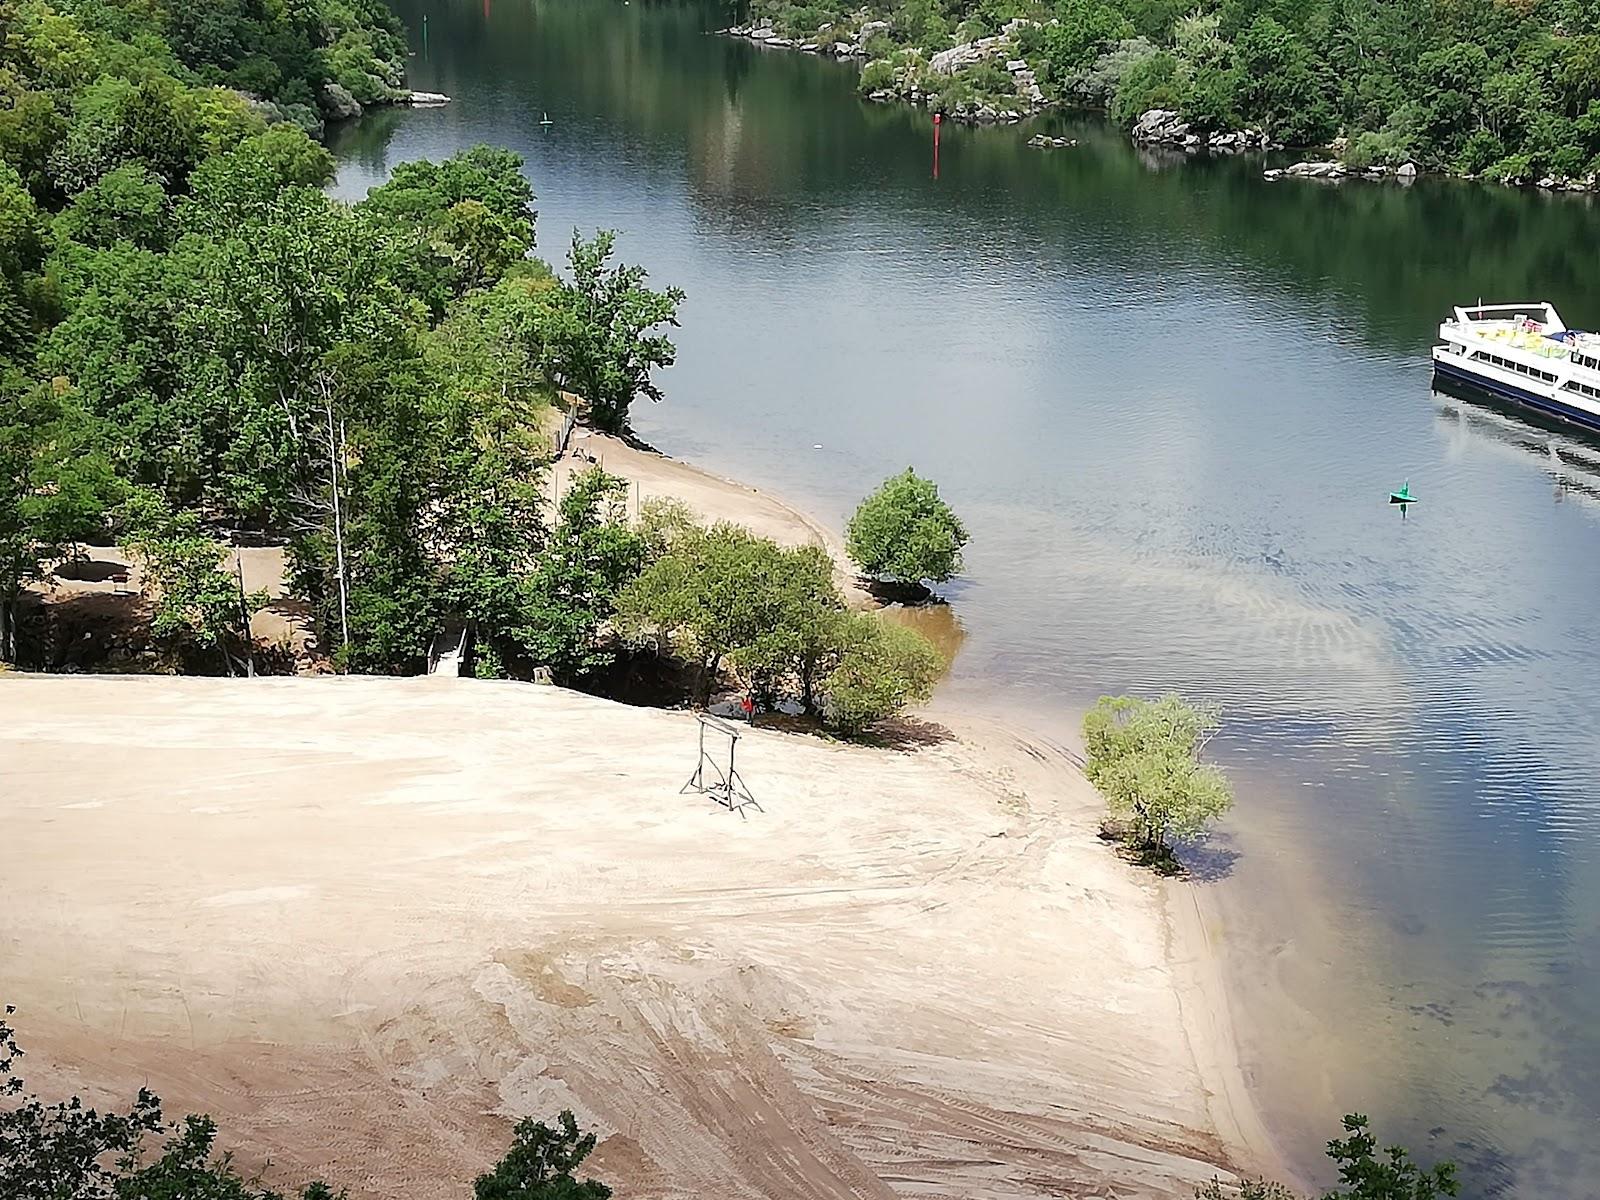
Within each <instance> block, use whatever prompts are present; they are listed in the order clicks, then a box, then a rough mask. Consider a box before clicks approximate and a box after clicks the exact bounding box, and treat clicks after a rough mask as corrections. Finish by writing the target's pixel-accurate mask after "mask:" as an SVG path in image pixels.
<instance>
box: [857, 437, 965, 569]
mask: <svg viewBox="0 0 1600 1200" xmlns="http://www.w3.org/2000/svg"><path fill="white" fill-rule="evenodd" d="M966 544H967V528H966V526H965V525H963V524H962V523H961V519H960V518H959V517H957V516H956V514H955V513H954V512H953V511H952V510H951V508H950V506H949V505H948V504H946V503H945V502H944V501H943V500H941V499H940V498H939V489H938V487H937V486H936V485H935V484H934V483H933V482H932V481H931V480H928V479H924V478H923V477H922V476H920V475H918V474H917V473H916V472H915V471H913V470H912V469H911V468H909V467H907V468H906V469H905V470H904V471H903V472H901V473H900V474H899V475H895V476H893V477H891V478H889V479H886V480H885V481H884V483H883V486H882V487H880V488H879V489H878V490H877V491H875V492H873V493H872V495H870V496H868V497H867V498H866V499H865V500H863V501H862V502H861V505H860V507H859V508H857V509H856V511H855V515H854V516H853V517H851V518H850V524H849V525H848V526H847V527H846V528H845V548H846V550H847V551H848V552H849V555H850V558H851V560H852V561H853V562H854V563H855V564H856V565H857V566H858V567H860V568H861V570H862V572H863V573H864V574H866V575H869V576H871V577H873V578H874V579H879V580H885V581H888V582H890V583H893V584H898V585H901V586H907V587H914V588H921V587H922V585H923V581H924V580H930V579H931V580H933V581H935V582H942V581H944V580H946V579H949V578H950V577H951V576H952V575H954V574H955V573H956V572H958V571H960V570H961V548H962V547H963V546H965V545H966Z"/></svg>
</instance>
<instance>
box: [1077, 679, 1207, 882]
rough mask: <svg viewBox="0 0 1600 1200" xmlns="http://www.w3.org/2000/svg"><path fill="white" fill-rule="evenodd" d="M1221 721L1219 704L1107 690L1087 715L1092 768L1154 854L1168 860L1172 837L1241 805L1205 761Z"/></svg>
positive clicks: (1192, 832)
mask: <svg viewBox="0 0 1600 1200" xmlns="http://www.w3.org/2000/svg"><path fill="white" fill-rule="evenodd" d="M1221 724H1222V720H1221V711H1220V710H1219V709H1218V708H1216V706H1214V705H1209V704H1189V703H1187V702H1186V701H1185V700H1184V699H1183V698H1182V697H1181V696H1176V695H1166V696H1163V697H1161V699H1159V700H1138V699H1135V698H1134V697H1132V696H1102V697H1100V701H1099V703H1097V704H1096V705H1095V706H1094V708H1092V709H1091V710H1090V711H1089V714H1088V715H1087V716H1086V717H1084V719H1083V740H1084V748H1085V750H1086V751H1087V754H1088V766H1087V769H1086V772H1085V773H1086V774H1087V775H1088V777H1089V780H1090V782H1091V783H1093V784H1094V785H1095V786H1096V787H1097V788H1099V789H1100V791H1101V792H1102V793H1103V794H1104V796H1105V798H1106V803H1107V804H1108V805H1109V806H1110V808H1111V812H1112V814H1113V815H1114V816H1116V817H1118V818H1120V819H1122V820H1124V821H1126V822H1127V823H1128V826H1129V830H1130V833H1131V836H1132V839H1133V842H1134V844H1135V845H1136V846H1138V847H1139V849H1140V850H1142V851H1143V852H1144V853H1145V854H1147V855H1148V856H1150V857H1151V858H1153V859H1165V858H1168V857H1169V856H1170V854H1171V844H1172V842H1174V841H1182V840H1184V839H1186V838H1192V837H1196V836H1198V835H1199V834H1200V833H1201V832H1203V831H1204V830H1205V828H1206V826H1207V825H1209V824H1210V823H1211V822H1212V821H1214V820H1215V819H1216V818H1217V817H1220V816H1221V815H1222V814H1223V813H1225V812H1227V811H1228V808H1229V807H1230V806H1231V805H1232V804H1233V794H1232V792H1231V791H1230V790H1229V787H1228V781H1227V779H1226V778H1225V777H1224V776H1223V774H1222V771H1221V770H1220V769H1219V768H1217V767H1215V766H1213V765H1211V764H1209V763H1203V762H1201V761H1200V752H1201V751H1202V750H1203V749H1204V748H1205V745H1206V743H1207V742H1209V741H1210V740H1211V738H1212V736H1213V735H1214V734H1215V733H1216V731H1217V730H1218V729H1219V728H1221Z"/></svg>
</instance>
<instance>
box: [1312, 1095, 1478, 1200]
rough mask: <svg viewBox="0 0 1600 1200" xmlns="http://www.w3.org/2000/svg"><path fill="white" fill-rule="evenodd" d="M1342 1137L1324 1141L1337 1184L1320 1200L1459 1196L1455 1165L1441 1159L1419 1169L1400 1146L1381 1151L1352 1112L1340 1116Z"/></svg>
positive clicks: (1363, 1121) (1412, 1199) (1362, 1119)
mask: <svg viewBox="0 0 1600 1200" xmlns="http://www.w3.org/2000/svg"><path fill="white" fill-rule="evenodd" d="M1344 1129H1345V1133H1346V1134H1347V1135H1348V1136H1347V1137H1344V1138H1335V1139H1334V1140H1333V1141H1330V1142H1329V1143H1328V1157H1329V1158H1331V1159H1332V1160H1333V1161H1334V1163H1335V1164H1336V1165H1337V1166H1338V1168H1339V1184H1340V1186H1339V1187H1337V1188H1335V1189H1334V1190H1333V1191H1331V1192H1329V1193H1328V1194H1327V1195H1326V1197H1324V1200H1438V1198H1439V1197H1441V1196H1455V1195H1459V1194H1460V1191H1461V1185H1460V1182H1459V1181H1458V1180H1457V1179H1456V1170H1455V1166H1454V1164H1452V1163H1448V1162H1444V1163H1439V1164H1437V1165H1436V1166H1433V1167H1428V1168H1423V1167H1419V1166H1418V1165H1417V1164H1416V1163H1414V1162H1412V1161H1411V1156H1410V1155H1409V1154H1408V1153H1407V1152H1406V1149H1405V1147H1403V1146H1390V1147H1388V1148H1386V1149H1384V1150H1383V1151H1382V1152H1381V1153H1380V1151H1379V1149H1378V1140H1377V1138H1376V1137H1374V1136H1373V1134H1372V1131H1371V1129H1370V1127H1369V1124H1368V1121H1367V1118H1366V1117H1364V1116H1361V1115H1360V1114H1359V1113H1352V1114H1350V1115H1349V1116H1346V1117H1345V1119H1344Z"/></svg>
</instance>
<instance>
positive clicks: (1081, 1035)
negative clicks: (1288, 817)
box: [0, 443, 1274, 1200]
mask: <svg viewBox="0 0 1600 1200" xmlns="http://www.w3.org/2000/svg"><path fill="white" fill-rule="evenodd" d="M629 456H638V457H637V458H630V457H629ZM604 465H605V466H606V468H607V469H608V470H610V471H612V472H613V473H617V474H621V475H624V476H625V477H629V478H633V479H638V480H640V490H641V491H642V492H643V493H644V494H645V495H647V496H648V495H649V494H674V495H679V496H681V497H682V498H684V499H685V500H687V501H688V502H689V503H690V504H691V505H692V506H694V507H695V508H697V509H698V510H699V511H701V512H702V513H704V514H706V515H708V516H711V517H718V516H724V515H726V516H729V517H730V518H737V519H741V520H744V521H745V522H746V523H749V524H752V525H753V526H754V527H756V528H758V529H759V530H760V531H761V532H764V533H767V534H769V535H770V536H774V537H779V538H781V539H782V540H785V541H792V542H800V541H817V542H819V543H821V544H824V545H828V546H829V547H830V548H832V549H835V550H836V548H837V539H836V538H835V537H834V536H833V535H831V534H830V533H829V531H827V530H825V529H823V528H822V527H820V526H818V525H816V524H815V523H813V522H811V521H810V520H809V519H808V518H805V517H804V516H803V514H799V513H797V512H796V511H795V510H793V509H791V508H789V507H788V506H787V505H784V504H783V503H782V502H781V501H778V500H776V499H775V498H771V497H767V496H764V495H762V494H760V493H756V492H754V491H753V490H752V489H745V488H742V487H741V486H740V485H737V484H733V483H731V482H729V481H719V480H716V479H715V478H714V477H711V476H707V475H703V474H701V473H699V472H697V471H695V470H694V469H693V468H690V467H687V466H685V465H684V464H680V463H675V462H673V461H672V460H670V459H664V458H659V457H657V456H654V455H647V454H642V453H641V452H638V451H634V450H631V449H629V448H627V447H623V446H621V444H620V443H610V444H607V445H606V446H605V450H604ZM646 481H649V482H646ZM719 506H721V507H723V508H726V510H727V511H726V512H723V511H719ZM944 719H945V718H944V717H941V720H944ZM949 723H950V724H951V725H952V726H953V728H952V729H945V728H944V727H942V726H936V725H932V724H928V725H925V726H924V732H925V735H926V736H923V737H920V738H917V739H912V740H911V741H910V742H909V744H908V745H907V746H906V747H905V748H903V749H899V750H885V749H874V748H865V747H851V746H845V745H841V744H836V743H830V742H826V741H823V740H820V739H815V738H811V737H806V736H802V735H795V734H784V733H779V732H776V731H769V730H761V729H757V730H753V731H748V732H747V733H746V736H745V737H744V739H743V740H742V741H741V742H740V745H739V754H740V769H741V771H742V773H743V774H744V776H745V778H746V779H747V780H748V782H749V785H750V787H751V789H752V790H753V792H754V793H755V795H756V796H757V798H758V799H759V801H760V803H761V805H762V811H759V812H751V813H750V814H749V815H748V817H747V818H741V817H740V816H739V815H737V814H733V813H730V812H728V811H726V810H724V809H721V808H719V807H717V806H716V805H714V804H712V803H710V802H709V801H707V800H705V799H704V798H703V797H699V796H695V795H692V794H690V795H683V794H680V790H679V789H680V787H681V785H682V784H683V782H684V780H685V779H686V778H687V777H688V775H689V774H690V772H691V770H692V769H693V767H694V762H695V731H696V726H695V719H694V717H693V715H692V714H689V713H684V712H663V711H656V710H648V709H639V708H630V707H626V706H623V705H619V704H614V703H611V702H608V701H604V700H600V699H596V698H593V697H589V696H585V695H582V694H579V693H575V692H569V691H564V690H561V689H555V688H548V687H537V686H532V685H523V684H513V683H490V682H483V681H474V680H465V679H437V678H434V679H417V680H393V679H371V678H329V677H324V678H279V679H259V680H253V681H243V680H240V681H230V680H223V679H200V678H167V677H124V678H110V677H90V676H78V677H42V676H21V675H7V676H0V821H4V823H5V827H6V829H7V831H8V843H9V845H8V854H7V870H6V883H7V909H8V914H9V918H10V919H9V920H8V922H7V930H6V933H5V936H4V938H3V939H0V1001H3V1002H8V1003H13V1004H16V1005H17V1006H18V1008H19V1012H18V1014H17V1017H16V1022H17V1024H18V1026H19V1028H20V1030H21V1033H22V1037H23V1041H24V1045H25V1047H26V1048H27V1049H29V1051H30V1053H29V1055H28V1058H27V1060H26V1063H27V1067H28V1072H29V1076H30V1082H31V1083H32V1084H33V1085H34V1086H35V1087H36V1088H39V1089H41V1090H45V1091H48V1092H51V1093H54V1092H56V1091H59V1090H65V1089H71V1090H75V1091H78V1092H81V1093H82V1094H84V1095H85V1096H86V1097H92V1098H93V1099H95V1100H96V1101H99V1102H107V1101H111V1100H114V1099H115V1098H117V1097H125V1096H128V1095H131V1093H132V1091H133V1090H134V1089H135V1088H137V1087H138V1086H140V1085H141V1084H147V1085H149V1086H151V1087H152V1088H154V1089H155V1090H156V1091H157V1092H158V1093H159V1094H161V1095H162V1096H163V1098H164V1099H165V1100H166V1101H167V1103H168V1106H169V1109H170V1110H171V1111H172V1112H175V1113H176V1112H183V1111H204V1112H209V1113H210V1114H212V1115H213V1116H214V1117H216V1118H217V1120H218V1121H219V1122H220V1123H221V1125H222V1127H223V1130H224V1131H225V1133H224V1139H225V1142H226V1144H227V1145H228V1146H230V1147H234V1148H237V1150H238V1152H239V1156H240V1158H241V1160H242V1161H243V1162H245V1163H246V1164H248V1165H251V1166H252V1167H257V1166H262V1165H266V1164H270V1167H269V1169H268V1174H267V1179H268V1180H269V1181H270V1182H273V1183H275V1184H277V1185H279V1186H283V1187H289V1186H293V1185H297V1184H299V1183H302V1182H304V1181H305V1180H306V1179H308V1178H311V1177H319V1176H320V1177H326V1178H328V1179H330V1180H331V1181H333V1182H335V1183H337V1184H339V1185H342V1186H345V1187H348V1188H350V1189H351V1194H352V1195H353V1196H357V1197H374V1198H376V1197H380V1196H382V1197H391V1196H404V1197H408V1198H414V1200H424V1198H431V1197H446V1196H462V1195H465V1194H467V1189H468V1187H469V1185H470V1181H471V1179H472V1177H473V1176H474V1175H475V1174H476V1173H477V1172H478V1171H480V1170H483V1169H484V1168H485V1167H486V1166H487V1165H489V1164H490V1163H492V1161H493V1160H494V1159H495V1158H496V1157H498V1155H499V1154H500V1153H501V1152H502V1151H503V1149H504V1147H505V1145H506V1143H507V1140H508V1137H509V1132H510V1125H511V1123H512V1122H513V1121H514V1120H515V1119H517V1118H519V1117H522V1116H526V1115H531V1116H535V1117H542V1118H549V1117H551V1116H553V1115H554V1114H555V1113H556V1112H557V1111H559V1110H560V1109H562V1108H566V1107H570V1108H572V1109H574V1110H575V1111H576V1112H577V1113H578V1114H579V1117H580V1119H581V1120H583V1121H584V1122H585V1123H587V1124H590V1125H592V1126H593V1127H595V1128H596V1129H597V1130H598V1132H599V1133H600V1134H601V1137H602V1141H601V1145H600V1148H599V1150H598V1151H597V1153H596V1154H595V1156H594V1158H593V1159H592V1160H591V1163H592V1166H593V1168H594V1173H595V1174H596V1175H597V1176H599V1177H600V1178H602V1179H604V1180H605V1181H606V1182H608V1183H609V1184H611V1185H612V1186H613V1187H615V1188H616V1189H617V1190H618V1194H619V1195H620V1196H624V1197H651V1198H653V1197H663V1198H665V1197H674V1198H676V1197H684V1198H688V1197H705V1196H711V1195H716V1196H721V1197H751V1198H754V1197H784V1198H786V1197H797V1198H798V1197H805V1198H817V1197H846V1196H849V1197H866V1196H873V1197H885V1198H887V1197H891V1196H902V1197H944V1198H951V1200H956V1198H966V1200H1001V1198H1010V1197H1027V1196H1061V1195H1072V1196H1083V1195H1104V1196H1113V1195H1114V1196H1150V1197H1184V1198H1187V1197H1189V1196H1191V1195H1192V1194H1193V1190H1194V1187H1195V1186H1196V1185H1197V1184H1198V1183H1201V1182H1204V1181H1205V1180H1207V1179H1209V1178H1211V1177H1212V1175H1213V1174H1216V1173H1219V1172H1220V1173H1223V1174H1226V1173H1227V1172H1228V1171H1229V1170H1230V1169H1235V1168H1238V1169H1247V1170H1250V1171H1257V1170H1261V1169H1263V1168H1267V1169H1271V1168H1272V1167H1273V1165H1274V1163H1273V1160H1272V1155H1271V1148H1270V1145H1269V1143H1268V1142H1267V1140H1266V1136H1265V1134H1264V1133H1263V1132H1262V1130H1261V1126H1260V1124H1259V1122H1258V1120H1257V1118H1256V1116H1255V1113H1254V1109H1253V1108H1252V1107H1251V1105H1250V1102H1249V1098H1248V1096H1247V1095H1246V1094H1245V1091H1244V1085H1243V1080H1242V1078H1241V1076H1240V1073H1239V1067H1238V1055H1237V1052H1236V1050H1235V1047H1234V1044H1233V1037H1232V1028H1231V1024H1230V1022H1229V1020H1228V1017H1227V1009H1226V1003H1225V1000H1224V999H1223V997H1222V995H1221V991H1220V984H1219V981H1218V979H1217V977H1216V966H1215V961H1214V956H1213V955H1212V954H1211V953H1210V951H1209V948H1208V946H1207V945H1206V929H1205V920H1204V918H1203V917H1202V916H1201V915H1200V912H1199V910H1198V909H1197V908H1196V907H1195V905H1194V901H1193V897H1192V895H1191V893H1190V891H1189V890H1188V888H1187V885H1184V884H1164V883H1161V882H1158V881H1156V880H1154V879H1153V878H1151V877H1150V876H1148V875H1146V874H1143V873H1140V872H1139V871H1137V870H1135V869H1134V868H1132V867H1130V866H1128V865H1127V864H1125V863H1123V862H1121V861H1120V860H1119V859H1118V858H1117V857H1116V856H1115V855H1114V854H1112V853H1111V852H1110V851H1109V850H1108V849H1107V847H1106V846H1105V845H1104V844H1103V843H1101V842H1100V840H1099V839H1098V837H1097V836H1096V834H1097V829H1098V821H1099V818H1100V815H1101V813H1102V811H1103V806H1102V803H1101V801H1100V800H1099V798H1098V796H1096V795H1095V793H1094V791H1093V789H1092V788H1091V787H1089V785H1088V784H1087V783H1086V781H1084V779H1083V778H1082V775H1081V773H1080V772H1079V771H1078V769H1077V768H1076V766H1075V765H1074V763H1073V761H1072V757H1071V755H1070V753H1069V752H1068V751H1067V750H1065V749H1064V748H1063V747H1060V746H1055V745H1052V744H1050V743H1049V742H1048V741H1045V740H1041V739H1039V738H1036V737H1030V736H1024V735H1022V734H1020V733H1018V732H1016V731H1015V730H1013V729H1011V728H1008V727H1007V726H1005V725H1003V724H1000V723H997V722H994V721H988V720H981V719H978V718H970V719H969V718H958V719H956V720H954V721H950V722H949Z"/></svg>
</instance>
